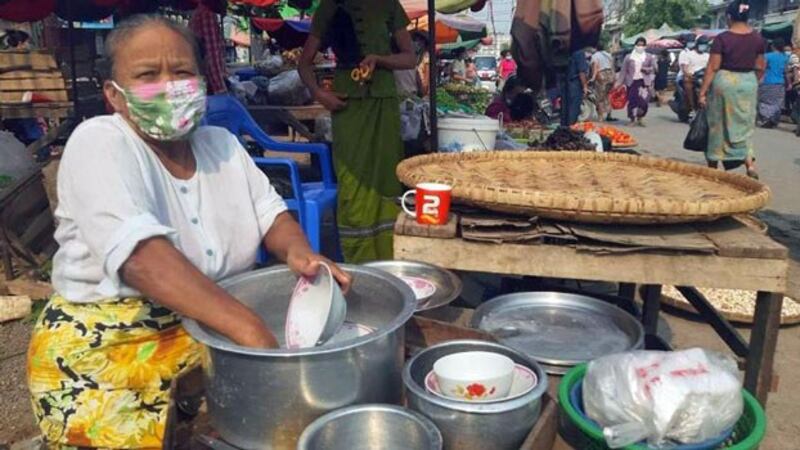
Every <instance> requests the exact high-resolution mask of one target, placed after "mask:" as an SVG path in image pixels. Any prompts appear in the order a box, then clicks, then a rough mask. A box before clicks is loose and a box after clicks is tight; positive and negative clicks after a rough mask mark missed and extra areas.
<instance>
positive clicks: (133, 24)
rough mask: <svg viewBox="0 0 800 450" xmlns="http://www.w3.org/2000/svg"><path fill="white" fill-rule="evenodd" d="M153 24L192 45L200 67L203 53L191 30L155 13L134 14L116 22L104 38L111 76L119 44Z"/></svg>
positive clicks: (112, 75)
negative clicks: (172, 32) (175, 34)
mask: <svg viewBox="0 0 800 450" xmlns="http://www.w3.org/2000/svg"><path fill="white" fill-rule="evenodd" d="M153 25H161V26H163V27H166V28H169V29H170V30H172V31H174V32H175V33H177V34H178V35H179V36H181V37H182V38H183V39H184V40H185V41H186V43H188V44H189V46H190V47H192V53H193V54H194V58H195V61H196V62H197V67H198V68H200V67H202V63H203V55H202V53H201V51H200V44H199V43H198V42H197V37H195V35H194V33H192V31H191V30H189V29H188V28H186V27H185V26H183V25H181V24H179V23H177V22H174V21H172V20H170V19H168V18H166V17H164V16H159V15H156V14H135V15H133V16H130V17H128V18H126V19H125V20H123V21H122V22H120V23H118V24H117V25H116V26H115V27H114V29H113V30H111V33H109V34H108V37H107V38H106V42H105V48H104V53H105V56H106V58H108V61H109V72H110V75H111V77H112V78H113V77H114V65H115V63H116V59H117V58H116V57H117V52H118V50H119V47H120V45H122V44H123V43H124V42H125V41H127V40H128V39H130V38H131V36H133V35H134V34H135V33H136V32H137V31H139V30H140V29H142V28H146V27H150V26H153Z"/></svg>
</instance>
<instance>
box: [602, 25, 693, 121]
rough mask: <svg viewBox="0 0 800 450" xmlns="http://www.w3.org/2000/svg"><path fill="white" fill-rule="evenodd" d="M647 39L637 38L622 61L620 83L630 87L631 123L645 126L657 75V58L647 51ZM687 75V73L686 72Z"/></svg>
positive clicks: (629, 114) (629, 106)
mask: <svg viewBox="0 0 800 450" xmlns="http://www.w3.org/2000/svg"><path fill="white" fill-rule="evenodd" d="M646 47H647V41H646V40H645V39H644V38H639V39H637V40H636V44H635V46H634V47H633V51H632V52H631V53H630V54H629V55H628V56H626V57H625V60H624V61H623V62H622V70H621V71H620V73H619V79H618V82H617V83H618V84H624V85H625V87H627V89H628V118H629V119H630V121H631V125H639V126H642V127H643V126H645V124H644V117H645V116H646V115H647V110H648V107H649V104H650V98H651V97H652V92H653V88H654V82H655V75H656V59H655V57H654V56H653V55H651V54H649V53H647V51H646ZM684 75H685V74H684Z"/></svg>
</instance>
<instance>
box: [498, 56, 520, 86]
mask: <svg viewBox="0 0 800 450" xmlns="http://www.w3.org/2000/svg"><path fill="white" fill-rule="evenodd" d="M515 73H517V63H516V61H514V58H513V57H512V56H511V52H510V51H508V50H503V51H501V52H500V79H501V80H503V81H505V80H508V77H510V76H511V75H514V74H515Z"/></svg>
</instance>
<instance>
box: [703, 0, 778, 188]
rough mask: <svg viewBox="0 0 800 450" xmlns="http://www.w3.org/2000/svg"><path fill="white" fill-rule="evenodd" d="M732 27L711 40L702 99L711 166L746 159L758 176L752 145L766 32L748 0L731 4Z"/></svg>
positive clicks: (731, 165) (750, 171)
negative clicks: (757, 26) (756, 26)
mask: <svg viewBox="0 0 800 450" xmlns="http://www.w3.org/2000/svg"><path fill="white" fill-rule="evenodd" d="M726 15H727V16H728V30H727V31H725V32H723V33H720V34H719V35H718V36H717V37H716V38H715V39H714V44H713V45H712V46H711V59H710V60H709V62H708V68H707V69H706V75H705V79H704V80H703V87H702V88H700V98H699V100H700V105H701V106H702V107H705V108H706V110H707V117H708V128H709V133H708V148H707V149H706V160H707V161H708V166H709V167H712V168H716V167H718V166H719V162H720V161H722V163H723V166H724V167H725V168H726V169H733V168H735V167H738V166H739V165H741V164H742V163H744V164H745V166H746V167H747V175H749V176H750V177H752V178H758V172H756V167H755V157H754V151H753V132H754V130H755V123H756V103H757V94H758V80H759V78H761V77H762V74H763V73H764V65H765V63H764V48H765V45H764V38H762V37H761V34H759V32H758V31H755V30H753V28H751V27H750V25H748V23H747V20H748V18H749V15H750V5H749V4H748V2H747V0H733V1H732V2H731V3H729V4H728V6H727V9H726Z"/></svg>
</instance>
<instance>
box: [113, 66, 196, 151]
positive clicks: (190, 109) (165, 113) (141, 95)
mask: <svg viewBox="0 0 800 450" xmlns="http://www.w3.org/2000/svg"><path fill="white" fill-rule="evenodd" d="M111 83H112V84H113V85H114V87H115V88H116V89H117V90H118V91H120V92H121V93H122V95H123V96H124V97H125V102H126V103H127V105H128V111H129V112H130V115H131V120H133V122H134V123H135V124H136V125H137V126H138V127H139V129H140V130H141V131H142V133H144V134H146V135H148V136H150V137H151V138H153V139H155V140H157V141H177V140H180V139H182V138H184V137H185V136H187V135H188V134H189V133H191V132H192V131H194V129H195V128H197V125H198V124H199V123H200V119H202V118H203V115H204V114H205V112H206V85H205V83H204V82H203V81H202V80H201V79H199V78H191V79H188V80H175V81H165V82H158V83H148V84H142V85H138V86H135V87H132V88H129V89H123V88H121V87H120V86H119V85H118V84H117V83H116V82H114V81H112V82H111Z"/></svg>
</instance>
